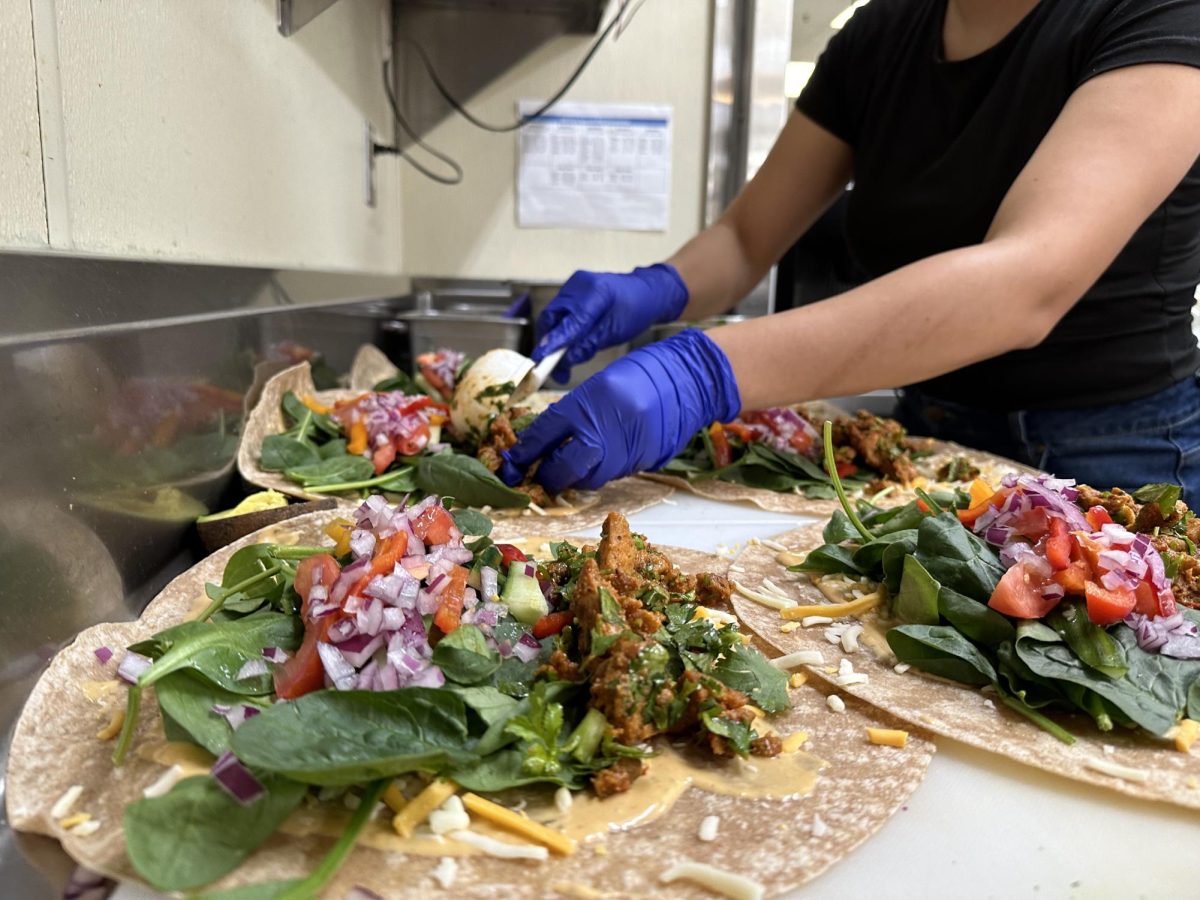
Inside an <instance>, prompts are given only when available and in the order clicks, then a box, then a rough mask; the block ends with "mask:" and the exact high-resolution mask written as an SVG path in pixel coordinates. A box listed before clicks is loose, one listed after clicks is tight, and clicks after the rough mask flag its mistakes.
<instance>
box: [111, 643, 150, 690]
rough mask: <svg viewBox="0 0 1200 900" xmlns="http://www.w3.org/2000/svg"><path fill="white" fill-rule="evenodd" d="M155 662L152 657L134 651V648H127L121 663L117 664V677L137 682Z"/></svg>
mask: <svg viewBox="0 0 1200 900" xmlns="http://www.w3.org/2000/svg"><path fill="white" fill-rule="evenodd" d="M153 664H154V663H153V660H151V659H150V657H148V656H142V654H140V653H134V652H133V651H132V650H126V651H125V656H124V658H123V659H122V660H121V665H119V666H117V677H118V678H121V679H124V680H125V681H128V682H129V683H130V684H137V682H138V679H139V678H141V677H142V673H143V672H145V671H146V670H147V669H148V668H150V666H152V665H153Z"/></svg>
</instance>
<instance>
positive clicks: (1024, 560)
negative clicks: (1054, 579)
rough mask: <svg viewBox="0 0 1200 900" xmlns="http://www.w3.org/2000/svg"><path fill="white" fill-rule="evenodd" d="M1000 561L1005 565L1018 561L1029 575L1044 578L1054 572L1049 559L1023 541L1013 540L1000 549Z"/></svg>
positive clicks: (1011, 564)
mask: <svg viewBox="0 0 1200 900" xmlns="http://www.w3.org/2000/svg"><path fill="white" fill-rule="evenodd" d="M1000 562H1002V563H1003V564H1004V565H1005V566H1015V565H1017V564H1018V563H1019V564H1020V565H1022V566H1024V567H1025V571H1027V572H1028V573H1029V574H1030V575H1031V576H1035V577H1037V578H1038V579H1039V580H1045V579H1047V578H1049V577H1050V576H1051V575H1053V574H1054V567H1053V566H1051V565H1050V563H1049V561H1048V560H1047V559H1046V558H1045V557H1042V556H1039V555H1038V553H1037V552H1036V551H1035V550H1034V549H1033V547H1032V546H1030V545H1029V544H1027V543H1025V542H1024V541H1013V542H1012V543H1011V544H1007V545H1006V546H1005V547H1003V548H1002V549H1001V550H1000Z"/></svg>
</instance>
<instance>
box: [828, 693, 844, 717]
mask: <svg viewBox="0 0 1200 900" xmlns="http://www.w3.org/2000/svg"><path fill="white" fill-rule="evenodd" d="M825 705H826V706H828V707H829V709H830V711H832V712H836V713H840V712H845V711H846V701H845V700H843V699H842V698H841V697H839V696H838V695H837V694H830V695H829V696H828V697H826V698H825Z"/></svg>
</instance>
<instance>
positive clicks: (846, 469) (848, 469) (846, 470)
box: [792, 441, 929, 512]
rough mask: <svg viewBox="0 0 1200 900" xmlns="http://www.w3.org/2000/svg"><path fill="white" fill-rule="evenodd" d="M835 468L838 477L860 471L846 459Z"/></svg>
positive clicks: (847, 476) (844, 476)
mask: <svg viewBox="0 0 1200 900" xmlns="http://www.w3.org/2000/svg"><path fill="white" fill-rule="evenodd" d="M792 446H795V444H794V443H793V444H792ZM809 446H812V441H809ZM801 452H803V451H801ZM834 468H835V469H837V473H838V478H849V477H850V476H851V475H855V474H857V473H858V466H856V465H855V464H854V463H852V462H846V461H844V460H839V461H838V462H837V464H836V465H834ZM928 511H929V510H925V512H928Z"/></svg>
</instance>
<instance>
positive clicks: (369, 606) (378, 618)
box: [357, 599, 383, 634]
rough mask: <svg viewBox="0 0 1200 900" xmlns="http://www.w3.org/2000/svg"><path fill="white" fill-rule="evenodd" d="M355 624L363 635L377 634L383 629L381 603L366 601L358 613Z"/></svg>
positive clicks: (380, 601)
mask: <svg viewBox="0 0 1200 900" xmlns="http://www.w3.org/2000/svg"><path fill="white" fill-rule="evenodd" d="M357 624H358V630H359V631H361V632H363V633H364V634H379V630H380V629H381V628H382V627H383V601H382V600H370V599H368V600H367V601H366V603H364V604H363V606H362V608H361V609H360V610H359V612H358V616H357Z"/></svg>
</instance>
